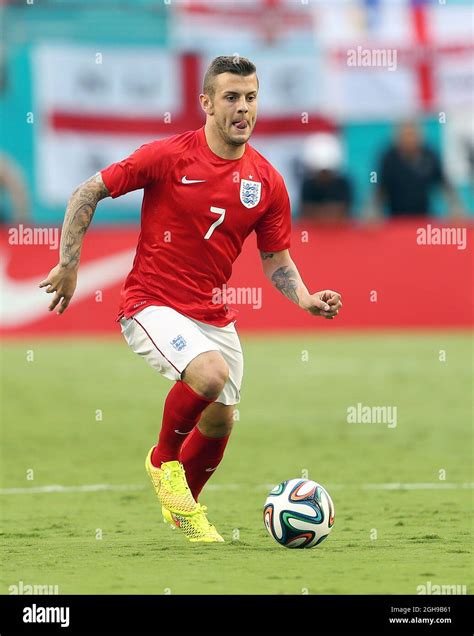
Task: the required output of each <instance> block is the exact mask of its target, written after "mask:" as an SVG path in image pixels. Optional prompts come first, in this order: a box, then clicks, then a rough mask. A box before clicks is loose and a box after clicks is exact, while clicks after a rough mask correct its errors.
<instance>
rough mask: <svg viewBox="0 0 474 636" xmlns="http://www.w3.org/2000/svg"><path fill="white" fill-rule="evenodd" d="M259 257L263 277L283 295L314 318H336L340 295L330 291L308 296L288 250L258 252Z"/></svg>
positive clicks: (340, 304) (340, 305)
mask: <svg viewBox="0 0 474 636" xmlns="http://www.w3.org/2000/svg"><path fill="white" fill-rule="evenodd" d="M260 256H261V259H262V265H263V271H264V272H265V275H266V276H267V278H268V279H269V280H270V281H271V283H272V285H274V287H276V288H277V289H278V291H280V292H281V293H282V294H283V295H285V296H286V297H287V298H289V299H290V300H291V301H292V302H294V303H295V304H297V305H298V306H299V307H301V308H302V309H304V310H305V311H308V312H309V313H310V314H313V315H315V316H323V317H324V318H328V319H332V318H334V316H337V314H338V313H339V309H340V308H341V307H342V302H341V297H340V295H339V294H338V293H337V292H334V291H331V290H330V289H326V290H324V291H320V292H316V293H315V294H310V293H309V292H308V289H307V288H306V285H305V284H304V283H303V281H302V279H301V276H300V274H299V272H298V269H297V267H296V265H295V263H294V262H293V260H292V259H291V256H290V253H289V251H288V250H283V251H281V252H260Z"/></svg>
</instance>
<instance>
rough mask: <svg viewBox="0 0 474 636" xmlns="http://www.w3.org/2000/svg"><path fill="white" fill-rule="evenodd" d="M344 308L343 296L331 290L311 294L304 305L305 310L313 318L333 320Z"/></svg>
mask: <svg viewBox="0 0 474 636" xmlns="http://www.w3.org/2000/svg"><path fill="white" fill-rule="evenodd" d="M341 307H342V301H341V295H340V294H338V293H337V292H335V291H332V290H331V289H325V290H324V291H319V292H316V293H315V294H311V295H310V296H309V298H308V300H307V301H306V303H305V304H304V307H303V308H304V309H306V311H309V313H310V314H313V316H322V317H323V318H327V320H332V319H333V318H334V317H335V316H337V314H338V313H339V310H340V308H341Z"/></svg>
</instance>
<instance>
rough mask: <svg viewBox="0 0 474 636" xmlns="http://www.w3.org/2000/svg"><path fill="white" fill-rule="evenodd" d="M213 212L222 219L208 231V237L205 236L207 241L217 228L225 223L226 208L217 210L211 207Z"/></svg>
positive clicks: (215, 222)
mask: <svg viewBox="0 0 474 636" xmlns="http://www.w3.org/2000/svg"><path fill="white" fill-rule="evenodd" d="M211 212H214V214H220V217H219V218H218V219H217V221H214V223H213V224H212V225H211V227H210V228H209V229H208V230H207V232H206V235H205V236H204V238H205V239H210V238H211V236H212V233H213V232H214V230H215V229H216V227H217V226H218V225H220V224H221V223H223V222H224V217H225V208H216V207H214V206H213V205H211Z"/></svg>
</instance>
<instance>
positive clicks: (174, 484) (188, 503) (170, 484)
mask: <svg viewBox="0 0 474 636" xmlns="http://www.w3.org/2000/svg"><path fill="white" fill-rule="evenodd" d="M152 452H153V448H152V449H151V450H150V452H149V453H148V455H147V458H146V461H145V468H146V470H147V473H148V474H149V475H150V479H151V481H152V483H153V486H154V488H155V492H156V496H157V497H158V499H159V500H160V502H161V505H162V506H163V507H165V508H167V509H168V510H170V511H171V512H176V513H177V514H180V515H189V514H191V513H192V512H194V511H195V510H197V507H198V505H197V503H196V501H195V500H194V497H193V494H192V492H191V490H190V489H189V486H188V482H187V481H186V474H185V472H184V466H183V464H181V462H179V461H171V462H163V464H161V468H157V467H156V466H153V464H152V463H151V454H152Z"/></svg>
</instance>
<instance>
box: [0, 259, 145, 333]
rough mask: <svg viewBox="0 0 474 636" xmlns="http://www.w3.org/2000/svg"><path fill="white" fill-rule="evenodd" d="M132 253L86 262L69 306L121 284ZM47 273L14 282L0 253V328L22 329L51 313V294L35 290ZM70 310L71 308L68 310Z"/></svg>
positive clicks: (130, 263) (80, 269) (129, 267)
mask: <svg viewBox="0 0 474 636" xmlns="http://www.w3.org/2000/svg"><path fill="white" fill-rule="evenodd" d="M134 255H135V250H134V249H133V250H125V251H122V252H118V253H117V254H113V255H112V256H104V257H103V258H97V259H95V260H93V261H91V262H87V261H86V262H85V263H84V264H82V265H80V267H79V275H78V282H77V287H76V291H75V293H74V296H73V298H72V301H71V302H72V303H74V302H75V301H78V300H83V299H84V298H87V297H88V296H91V295H92V294H94V293H95V292H96V291H97V290H98V289H101V290H104V289H105V288H107V287H112V286H113V285H116V284H117V283H119V282H121V281H123V279H124V278H125V276H126V275H127V274H128V272H129V271H130V269H131V268H132V262H133V257H134ZM47 273H48V272H46V273H45V272H42V273H40V274H38V276H35V277H34V278H29V279H21V280H15V279H14V278H11V277H10V276H9V275H8V274H7V259H6V258H5V254H4V253H2V255H1V258H0V292H1V296H2V302H1V303H0V327H2V328H8V327H21V326H22V325H26V324H28V323H31V322H34V321H35V320H39V319H40V318H44V317H45V316H47V315H48V314H49V313H50V312H49V311H48V306H49V304H50V303H51V300H52V299H53V297H54V294H46V293H45V291H44V289H40V288H39V287H38V285H39V282H40V280H42V279H43V278H45V277H46V274H47ZM67 311H71V307H69V308H68V309H67Z"/></svg>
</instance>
